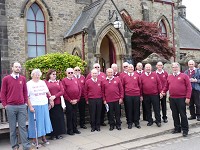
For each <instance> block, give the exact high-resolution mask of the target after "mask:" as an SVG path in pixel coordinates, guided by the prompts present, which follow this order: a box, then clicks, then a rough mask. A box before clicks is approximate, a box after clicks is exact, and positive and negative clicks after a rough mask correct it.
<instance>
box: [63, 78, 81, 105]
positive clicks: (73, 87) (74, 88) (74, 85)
mask: <svg viewBox="0 0 200 150" xmlns="http://www.w3.org/2000/svg"><path fill="white" fill-rule="evenodd" d="M62 84H63V88H64V95H63V96H64V98H65V100H67V101H69V102H70V101H71V100H74V99H77V100H78V101H79V100H80V97H81V89H80V87H79V84H78V81H77V79H76V78H72V79H71V80H70V79H68V78H64V79H63V80H62Z"/></svg>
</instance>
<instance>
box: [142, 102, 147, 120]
mask: <svg viewBox="0 0 200 150" xmlns="http://www.w3.org/2000/svg"><path fill="white" fill-rule="evenodd" d="M142 116H143V120H147V112H146V108H145V104H144V101H142Z"/></svg>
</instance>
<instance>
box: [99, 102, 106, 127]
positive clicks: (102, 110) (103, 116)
mask: <svg viewBox="0 0 200 150" xmlns="http://www.w3.org/2000/svg"><path fill="white" fill-rule="evenodd" d="M105 114H106V107H105V105H104V103H103V101H102V108H101V121H100V122H101V124H103V123H104V121H105Z"/></svg>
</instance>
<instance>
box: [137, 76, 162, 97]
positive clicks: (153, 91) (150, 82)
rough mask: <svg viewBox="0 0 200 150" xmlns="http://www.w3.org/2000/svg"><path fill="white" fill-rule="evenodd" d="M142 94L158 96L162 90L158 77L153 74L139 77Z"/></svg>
mask: <svg viewBox="0 0 200 150" xmlns="http://www.w3.org/2000/svg"><path fill="white" fill-rule="evenodd" d="M140 79H141V90H142V94H145V95H158V94H160V92H161V90H162V84H161V82H160V79H159V77H158V76H157V74H156V73H155V72H152V73H151V74H150V75H149V76H147V75H146V74H145V73H143V74H142V75H141V76H140Z"/></svg>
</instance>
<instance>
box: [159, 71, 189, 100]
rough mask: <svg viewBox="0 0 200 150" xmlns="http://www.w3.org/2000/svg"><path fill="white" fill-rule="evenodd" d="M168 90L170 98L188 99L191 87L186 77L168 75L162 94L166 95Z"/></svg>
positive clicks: (183, 75)
mask: <svg viewBox="0 0 200 150" xmlns="http://www.w3.org/2000/svg"><path fill="white" fill-rule="evenodd" d="M168 90H169V94H170V97H171V98H190V97H191V92H192V87H191V83H190V80H189V77H188V75H186V74H184V73H180V74H179V75H178V76H176V77H175V76H174V75H169V76H168V78H167V82H166V85H165V87H164V89H163V92H164V93H166V92H167V91H168Z"/></svg>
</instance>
